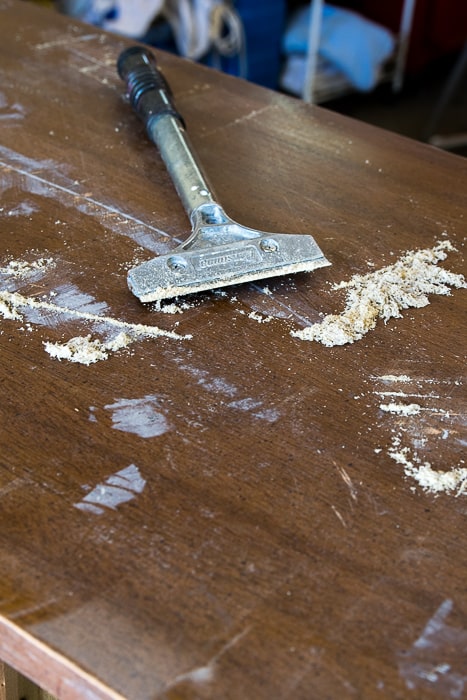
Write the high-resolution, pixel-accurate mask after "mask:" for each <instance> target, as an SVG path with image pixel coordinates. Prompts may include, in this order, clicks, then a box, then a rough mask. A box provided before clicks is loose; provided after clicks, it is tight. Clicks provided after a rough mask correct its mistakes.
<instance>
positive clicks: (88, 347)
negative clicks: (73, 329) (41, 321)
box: [44, 332, 133, 365]
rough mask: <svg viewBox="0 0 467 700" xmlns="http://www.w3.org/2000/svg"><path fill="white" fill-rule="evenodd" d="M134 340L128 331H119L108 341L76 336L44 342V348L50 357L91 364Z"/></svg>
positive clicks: (87, 336) (88, 336)
mask: <svg viewBox="0 0 467 700" xmlns="http://www.w3.org/2000/svg"><path fill="white" fill-rule="evenodd" d="M132 342H133V338H131V336H130V335H128V334H127V333H123V332H122V333H119V334H118V335H117V336H116V337H115V338H113V339H112V340H108V341H103V340H99V339H98V338H94V339H92V338H91V335H86V336H80V335H78V336H75V337H74V338H70V340H68V341H67V342H66V343H49V342H46V343H44V348H45V351H46V352H47V353H49V355H50V357H54V358H55V359H57V360H68V361H69V362H79V363H80V364H82V365H91V364H93V363H94V362H99V361H100V360H106V359H107V358H108V356H109V352H116V351H117V350H121V349H122V348H126V347H128V345H130V344H131V343H132Z"/></svg>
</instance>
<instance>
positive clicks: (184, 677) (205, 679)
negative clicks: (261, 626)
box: [164, 627, 251, 692]
mask: <svg viewBox="0 0 467 700" xmlns="http://www.w3.org/2000/svg"><path fill="white" fill-rule="evenodd" d="M250 629H251V628H250V627H247V628H246V629H244V630H243V631H242V632H239V634H237V635H235V637H233V639H231V640H230V641H228V642H227V643H226V644H224V646H223V647H222V648H221V649H219V651H218V652H217V654H215V655H214V656H213V657H212V659H210V660H209V661H208V663H206V664H204V666H198V667H197V668H194V669H192V670H191V671H187V672H186V673H180V674H179V675H178V676H176V678H174V679H173V680H172V681H170V682H169V683H168V684H167V685H166V687H165V688H164V690H165V692H167V691H168V690H169V689H171V688H173V687H174V686H177V685H179V684H180V683H187V682H188V683H195V684H203V683H210V682H211V681H213V680H214V678H215V669H216V664H217V663H218V662H219V660H220V659H221V657H222V656H224V654H226V653H227V652H228V651H230V649H232V647H234V646H236V645H237V644H238V643H239V642H240V641H241V640H242V639H243V637H245V635H247V634H248V633H249V631H250Z"/></svg>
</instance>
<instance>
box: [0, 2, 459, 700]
mask: <svg viewBox="0 0 467 700" xmlns="http://www.w3.org/2000/svg"><path fill="white" fill-rule="evenodd" d="M0 32H1V35H2V42H1V43H0V76H1V81H0V92H1V103H0V117H1V126H2V129H1V136H0V161H1V165H0V167H1V171H0V173H1V175H0V177H1V180H0V181H1V185H2V200H1V205H0V209H1V212H0V214H1V219H0V221H1V231H2V233H1V241H2V249H1V255H0V267H1V268H2V269H5V268H6V266H7V265H8V263H11V261H22V262H27V263H31V262H33V261H36V262H37V261H38V260H40V259H47V260H49V259H50V260H51V263H50V264H48V266H47V268H46V270H45V271H43V274H42V273H38V274H36V275H32V276H29V277H27V278H12V276H11V275H10V276H9V277H8V275H6V276H5V274H3V276H2V278H1V280H0V282H1V288H2V290H5V288H6V286H8V285H9V287H8V289H9V291H12V290H13V291H17V292H18V293H20V294H22V295H23V296H26V297H28V299H32V300H35V301H38V300H39V301H40V300H41V299H42V300H48V301H50V302H52V301H53V300H55V303H56V304H57V307H60V308H62V309H65V308H70V307H73V309H75V310H77V311H78V312H79V311H81V312H82V314H84V315H82V316H81V317H79V314H78V315H75V316H73V317H71V316H70V315H69V314H68V315H67V313H66V311H63V310H62V311H59V310H58V309H55V310H53V309H52V310H51V309H49V310H48V311H47V310H44V309H42V310H38V309H37V308H36V309H34V308H33V307H32V306H30V307H26V308H24V307H23V308H22V309H20V311H21V313H22V315H23V318H22V319H16V320H15V319H5V318H1V319H0V351H1V357H2V362H1V365H0V384H1V388H2V401H1V403H0V414H1V423H0V426H1V427H0V561H1V568H2V575H1V577H0V657H2V658H3V659H4V660H5V661H6V662H8V663H10V664H11V665H12V666H14V667H15V668H18V670H20V671H21V672H22V673H24V674H25V675H27V676H28V677H30V678H31V679H33V680H34V681H35V682H37V683H38V684H39V685H40V686H41V687H43V688H45V689H46V690H48V691H49V692H51V693H53V694H54V695H56V696H57V697H59V698H61V699H64V700H67V699H70V700H73V699H75V698H89V699H90V698H101V699H102V700H104V699H106V700H107V699H110V698H118V697H125V698H131V699H132V700H149V699H151V700H155V699H156V698H165V699H170V700H174V699H175V698H177V699H180V698H226V699H229V698H256V699H258V700H259V699H261V698H294V699H295V700H299V699H301V698H303V699H305V698H306V699H308V700H309V698H315V697H316V698H318V697H319V698H320V699H323V700H324V699H325V698H336V697H339V698H354V697H358V698H391V699H401V700H402V699H408V698H413V697H414V694H418V697H421V696H423V697H424V698H439V697H445V698H450V697H462V695H461V694H462V693H465V692H466V688H467V672H466V669H465V650H466V644H467V641H466V640H467V599H466V584H465V582H466V547H465V534H464V533H465V514H466V501H465V499H466V495H465V492H463V493H461V494H459V495H458V496H457V497H456V495H455V494H445V493H441V494H440V495H438V497H435V496H434V495H433V494H427V493H425V492H424V491H423V490H422V489H421V488H420V487H419V485H418V484H417V483H416V482H415V481H414V480H413V479H412V480H411V479H410V478H408V477H406V476H405V474H404V468H403V466H402V465H401V464H398V463H397V462H396V461H395V460H394V459H393V458H391V456H390V454H389V453H390V451H391V448H392V447H394V444H395V443H394V441H395V440H400V441H401V446H402V447H406V448H407V450H408V452H407V454H409V456H411V457H412V458H414V455H416V454H417V455H418V456H419V458H420V459H421V460H422V461H428V462H430V464H432V465H433V467H434V468H436V469H438V470H446V469H450V468H452V467H454V466H455V465H458V466H462V464H463V463H461V461H460V460H462V459H463V447H465V434H463V432H462V431H463V429H464V427H465V425H464V423H463V415H464V408H463V406H464V403H463V401H464V390H463V387H462V381H463V373H464V348H465V291H464V290H461V289H460V290H455V291H453V293H452V295H451V296H433V297H431V303H430V305H429V306H426V307H425V308H421V309H410V310H407V311H406V312H404V313H403V314H402V317H401V318H400V319H393V320H391V321H390V322H388V323H387V324H384V323H383V322H380V323H378V325H377V327H376V329H375V330H374V331H373V332H371V333H369V334H368V335H367V336H365V338H363V339H362V340H361V341H359V342H357V343H354V344H353V345H349V346H343V347H336V348H326V347H323V346H321V345H319V344H317V343H307V342H303V341H300V340H298V339H296V338H293V337H292V336H291V335H290V331H291V330H294V329H297V328H302V327H304V326H306V325H309V324H310V323H312V322H316V321H319V320H320V318H322V316H323V315H325V314H329V313H338V312H339V311H340V310H341V309H342V307H343V303H344V296H343V294H342V293H341V292H336V291H333V290H332V285H333V284H335V283H339V282H341V281H343V280H346V279H349V278H350V277H351V276H352V275H354V274H357V273H360V274H364V273H367V272H369V271H371V270H373V269H378V268H381V267H383V266H385V265H389V264H391V263H392V262H394V261H395V260H396V259H398V258H399V257H400V256H401V255H403V254H404V253H405V252H406V251H408V250H413V249H419V248H430V247H432V246H433V245H435V243H436V241H438V240H446V239H448V240H450V241H451V242H452V244H453V245H455V246H456V248H457V252H452V253H450V254H449V256H448V259H447V260H446V261H445V262H444V263H442V266H445V267H446V268H447V269H449V270H451V271H453V272H456V273H461V272H462V271H463V263H464V255H463V239H464V236H465V232H466V224H465V222H466V200H465V177H466V174H467V167H466V162H465V160H462V159H461V158H458V157H455V156H452V155H449V154H446V153H442V152H440V151H437V150H435V149H433V148H430V147H426V146H424V145H421V144H418V143H415V142H412V141H410V140H407V139H402V138H400V137H398V136H395V135H393V134H390V133H387V132H384V131H381V130H378V129H375V128H372V127H370V126H368V125H364V124H361V123H358V122H354V121H351V120H348V119H346V118H343V117H341V116H338V115H336V114H333V113H331V112H327V111H325V110H323V109H320V108H317V107H309V106H306V105H304V104H302V103H301V102H300V101H297V100H291V99H288V98H287V97H284V96H281V95H279V94H276V93H273V92H268V91H266V90H263V89H260V88H258V87H256V86H254V85H251V84H248V83H245V82H243V81H239V80H236V79H234V78H229V77H228V76H225V75H221V74H219V73H216V72H214V71H211V70H208V69H206V68H203V67H201V66H198V65H195V64H193V63H190V62H187V61H183V60H180V59H177V58H175V57H172V56H169V55H164V54H161V55H160V64H161V66H162V67H163V69H164V70H165V72H166V75H167V76H168V78H169V80H170V82H171V84H172V86H173V90H174V95H175V99H176V102H177V105H178V107H179V109H180V111H181V112H182V114H183V115H184V116H185V118H186V122H187V124H188V128H189V131H190V135H191V138H192V141H193V142H194V145H195V147H196V149H197V150H198V153H199V156H200V158H201V160H202V161H203V163H204V164H205V167H206V171H207V172H208V174H209V177H210V180H211V181H212V182H213V183H214V185H215V188H216V191H217V194H218V196H219V199H220V201H221V202H222V204H223V205H224V207H225V209H226V211H227V212H228V213H229V214H230V215H231V216H232V217H233V218H234V219H236V220H238V221H240V222H241V223H244V224H246V225H249V226H252V227H255V228H260V229H264V230H272V231H283V232H290V233H300V232H303V233H308V232H309V233H312V235H314V236H315V237H316V239H317V241H318V243H319V244H320V246H321V247H322V249H323V251H324V252H325V254H326V256H327V257H329V259H330V260H331V262H332V267H329V268H325V269H321V270H318V271H316V273H314V274H313V275H298V276H296V277H295V278H285V279H278V280H275V281H270V282H268V284H267V291H268V293H265V291H264V289H263V287H264V285H259V284H257V285H244V286H242V287H237V288H233V289H231V290H229V291H228V292H227V294H226V295H225V296H220V295H217V294H212V293H205V294H201V295H199V297H198V298H196V299H190V300H189V308H188V309H186V310H184V312H183V313H181V314H175V315H170V314H166V313H162V312H160V311H159V312H158V311H157V310H155V309H154V308H147V307H144V306H143V305H141V304H140V303H139V302H138V300H137V299H135V298H134V297H133V296H132V295H131V294H130V292H129V290H128V288H127V285H126V270H127V269H128V268H129V267H130V266H131V265H133V264H134V263H135V262H136V261H139V260H143V259H147V258H150V257H152V256H154V255H155V254H157V253H159V252H165V251H167V250H169V249H170V248H172V247H173V246H174V245H175V244H176V243H177V241H180V240H183V239H184V238H185V237H186V236H187V235H188V231H189V225H188V222H187V220H186V216H185V213H184V211H183V208H182V206H181V204H180V202H179V201H178V198H177V195H176V193H175V192H174V190H173V186H172V184H171V182H170V179H169V177H168V175H167V173H166V172H165V170H164V168H163V166H162V164H161V161H160V158H159V156H158V154H157V152H156V151H155V149H154V147H153V146H152V145H151V144H150V143H149V142H148V140H147V139H146V137H145V135H144V131H143V127H142V125H141V124H140V123H139V122H138V120H137V118H136V116H135V115H134V114H132V112H131V110H130V108H129V106H128V104H127V103H126V102H125V100H124V96H123V90H122V85H121V83H120V81H119V79H118V77H117V75H116V71H115V61H116V58H117V56H118V54H119V52H120V50H121V49H122V48H123V47H124V46H125V45H127V43H128V42H127V41H125V40H124V39H122V38H118V37H115V36H111V35H106V34H103V33H101V32H100V31H98V30H97V29H95V28H94V27H89V26H85V25H80V24H79V23H76V22H74V21H71V20H69V19H68V18H64V17H61V16H59V15H56V14H54V13H52V12H50V11H47V10H44V9H39V8H36V7H33V6H30V5H28V4H27V3H23V2H19V1H17V0H0ZM10 269H11V268H10ZM252 312H254V313H255V314H259V318H260V320H264V321H265V322H261V323H259V322H258V320H257V319H256V320H255V318H256V317H255V316H254V315H253V317H251V314H252ZM86 313H88V314H89V313H95V314H97V315H99V316H102V317H107V318H113V319H119V320H121V321H123V322H125V323H130V324H136V323H142V324H149V325H154V326H158V327H160V328H162V329H165V330H176V331H177V332H178V333H180V335H191V336H192V338H191V339H190V340H174V339H171V338H156V339H148V340H142V341H139V342H135V343H133V344H132V345H131V346H130V347H129V348H128V349H127V350H122V351H119V352H116V353H111V354H110V356H109V358H108V359H107V360H105V361H101V362H98V363H96V364H92V365H89V366H84V365H80V364H73V363H71V362H66V361H61V362H60V361H58V360H54V359H52V358H51V357H50V355H49V354H47V352H45V349H44V343H46V342H52V343H56V342H61V343H64V342H66V341H68V340H69V339H70V338H72V337H74V336H85V335H88V334H89V335H91V337H103V336H105V335H106V333H108V332H109V329H108V326H106V322H105V321H103V322H102V324H101V325H100V326H99V324H98V323H96V322H95V321H92V320H90V319H89V317H86V316H85V314H86ZM388 377H389V379H388ZM391 377H392V379H391ZM395 377H399V378H400V377H406V378H408V379H406V380H403V379H398V380H396V379H394V378H395ZM401 395H403V398H402V399H401V398H400V396H401ZM390 396H392V397H395V399H396V400H401V401H403V402H405V401H406V402H417V403H418V404H419V405H420V406H421V407H422V409H423V410H422V411H421V412H420V413H419V414H418V415H417V416H413V417H404V416H400V415H397V414H391V413H385V412H384V411H382V410H381V408H380V406H381V404H382V403H383V402H385V401H387V400H388V397H390ZM398 397H399V398H398ZM430 621H431V622H430ZM417 640H422V641H417ZM455 693H461V694H460V695H457V696H456V695H455Z"/></svg>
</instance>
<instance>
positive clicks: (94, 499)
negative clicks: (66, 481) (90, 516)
mask: <svg viewBox="0 0 467 700" xmlns="http://www.w3.org/2000/svg"><path fill="white" fill-rule="evenodd" d="M145 486H146V480H145V479H143V477H142V476H141V473H140V471H139V469H138V467H137V466H136V465H135V464H130V465H129V466H128V467H126V468H125V469H121V470H120V471H118V472H116V473H115V474H112V475H111V476H109V477H108V479H106V481H105V482H104V483H103V484H98V485H97V486H96V487H95V488H94V489H93V490H92V491H91V492H90V493H88V494H87V495H86V496H85V497H84V498H83V499H82V500H81V501H80V502H79V503H75V504H74V506H75V508H79V510H84V511H87V512H88V513H95V514H96V515H101V514H102V513H104V512H105V509H106V508H110V509H111V510H115V509H116V508H117V506H119V505H121V504H122V503H126V502H127V501H131V500H132V499H133V498H134V497H135V496H136V495H137V494H139V493H142V491H143V490H144V487H145Z"/></svg>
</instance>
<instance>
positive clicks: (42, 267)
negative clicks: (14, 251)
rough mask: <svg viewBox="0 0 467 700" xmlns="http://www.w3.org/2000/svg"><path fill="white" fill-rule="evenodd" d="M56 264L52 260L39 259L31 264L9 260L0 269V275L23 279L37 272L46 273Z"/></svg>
mask: <svg viewBox="0 0 467 700" xmlns="http://www.w3.org/2000/svg"><path fill="white" fill-rule="evenodd" d="M55 265H56V263H55V261H54V259H53V258H39V259H38V260H33V261H32V262H27V261H25V260H10V262H9V263H8V264H7V265H5V266H4V267H0V274H1V275H5V276H7V277H15V278H24V277H28V276H30V275H31V274H34V275H35V274H36V273H37V272H46V271H47V270H49V269H50V268H52V267H55Z"/></svg>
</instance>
